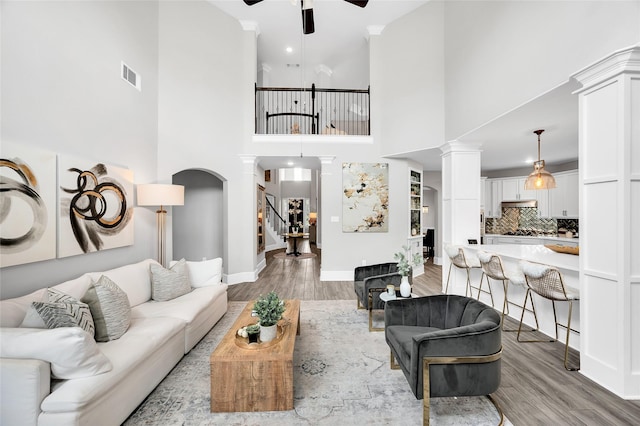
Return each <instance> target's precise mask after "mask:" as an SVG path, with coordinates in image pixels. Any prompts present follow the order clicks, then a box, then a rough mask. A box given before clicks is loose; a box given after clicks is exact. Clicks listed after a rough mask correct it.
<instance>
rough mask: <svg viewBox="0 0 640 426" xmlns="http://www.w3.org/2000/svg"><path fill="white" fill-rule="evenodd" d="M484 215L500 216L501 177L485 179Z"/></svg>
mask: <svg viewBox="0 0 640 426" xmlns="http://www.w3.org/2000/svg"><path fill="white" fill-rule="evenodd" d="M484 197H485V202H484V216H485V217H501V216H502V206H501V203H502V179H487V180H486V182H485V189H484Z"/></svg>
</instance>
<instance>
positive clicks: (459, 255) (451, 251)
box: [444, 245, 493, 303]
mask: <svg viewBox="0 0 640 426" xmlns="http://www.w3.org/2000/svg"><path fill="white" fill-rule="evenodd" d="M444 250H445V252H446V253H447V256H449V259H450V260H451V264H450V265H449V274H448V275H447V285H446V286H445V289H444V293H445V294H447V293H448V291H449V279H450V278H451V268H452V267H453V266H455V267H456V268H460V269H464V270H465V271H467V287H466V289H465V291H464V295H465V296H472V294H471V293H472V292H471V273H470V271H471V269H473V268H480V261H479V260H478V258H477V257H475V256H466V255H465V253H464V250H463V249H462V247H455V246H452V245H446V246H445V248H444ZM467 293H468V294H467ZM491 303H493V297H492V301H491Z"/></svg>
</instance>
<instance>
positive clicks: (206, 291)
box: [131, 285, 226, 324]
mask: <svg viewBox="0 0 640 426" xmlns="http://www.w3.org/2000/svg"><path fill="white" fill-rule="evenodd" d="M225 291H226V285H225V286H209V287H202V288H196V289H194V290H193V291H191V292H190V293H189V294H185V295H183V296H181V297H178V298H175V299H172V300H168V301H165V302H155V301H152V302H149V303H144V304H142V305H139V306H136V307H135V308H132V309H131V316H132V317H133V318H157V317H172V318H180V319H182V320H183V321H184V322H186V323H187V324H190V323H191V322H192V321H193V319H194V318H195V317H197V316H198V315H199V314H200V312H202V311H203V310H205V309H207V308H208V307H209V306H211V301H212V300H213V299H215V298H217V297H218V296H219V295H220V294H221V293H224V292H225Z"/></svg>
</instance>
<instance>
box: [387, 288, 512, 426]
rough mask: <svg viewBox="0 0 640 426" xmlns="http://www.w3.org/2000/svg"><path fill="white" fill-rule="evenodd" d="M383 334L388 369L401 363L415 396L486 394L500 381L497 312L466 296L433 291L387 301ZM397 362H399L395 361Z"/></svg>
mask: <svg viewBox="0 0 640 426" xmlns="http://www.w3.org/2000/svg"><path fill="white" fill-rule="evenodd" d="M384 314H385V339H386V341H387V344H388V345H389V348H390V349H391V368H400V369H401V370H402V372H403V373H404V375H405V377H406V378H407V381H408V382H409V386H410V387H411V391H412V392H413V394H414V395H415V396H416V398H417V399H424V404H423V406H424V412H423V422H424V424H425V425H427V424H429V407H430V403H429V397H451V396H480V395H487V396H489V398H490V399H491V402H492V403H493V404H494V405H495V406H496V408H497V409H498V412H499V414H500V417H501V418H502V411H501V409H500V407H499V406H498V405H497V403H496V402H495V400H494V399H493V398H491V396H490V394H491V393H493V392H495V391H496V390H497V389H498V387H499V386H500V377H501V354H502V330H501V326H500V314H499V313H498V312H497V311H496V310H495V309H493V308H492V307H490V306H487V305H485V304H484V303H482V302H479V301H478V300H476V299H472V298H469V297H465V296H458V295H446V294H445V295H437V296H428V297H420V298H414V299H399V300H392V301H389V302H387V304H386V307H385V311H384ZM396 362H397V363H396Z"/></svg>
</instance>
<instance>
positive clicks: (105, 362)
mask: <svg viewBox="0 0 640 426" xmlns="http://www.w3.org/2000/svg"><path fill="white" fill-rule="evenodd" d="M0 336H2V345H0V356H2V357H3V358H19V359H40V360H43V361H47V362H49V363H51V373H52V374H53V376H54V377H56V378H58V379H77V378H81V377H88V376H94V375H96V374H101V373H105V372H107V371H110V370H111V368H112V366H111V362H109V359H108V358H107V357H106V356H105V355H104V354H103V353H102V352H100V350H99V349H98V346H97V344H96V342H95V340H93V337H92V336H90V335H89V334H88V333H86V332H85V331H83V330H82V329H81V328H79V327H63V328H54V329H51V330H39V329H29V328H2V329H0Z"/></svg>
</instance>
